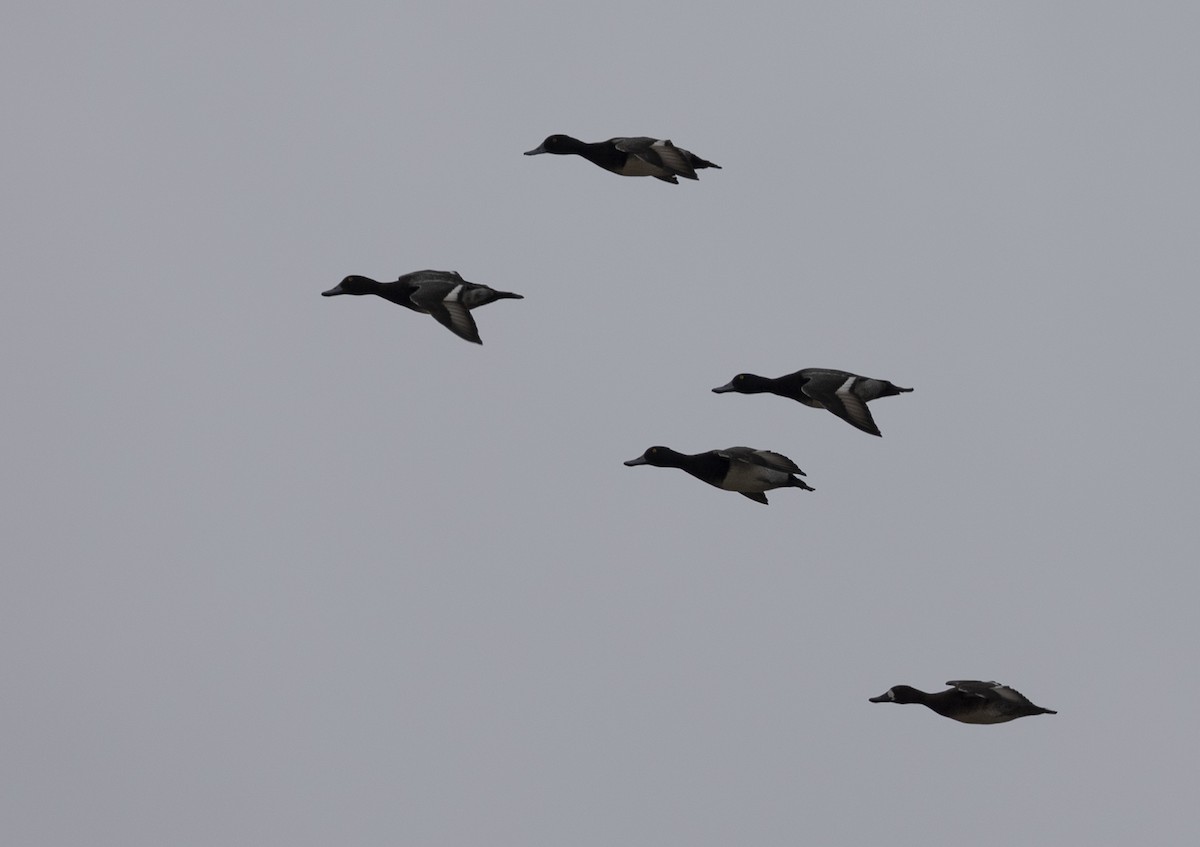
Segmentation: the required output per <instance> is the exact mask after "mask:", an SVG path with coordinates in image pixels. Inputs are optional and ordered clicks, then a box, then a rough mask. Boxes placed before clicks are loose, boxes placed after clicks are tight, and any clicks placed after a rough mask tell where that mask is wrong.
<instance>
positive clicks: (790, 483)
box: [625, 447, 815, 505]
mask: <svg viewBox="0 0 1200 847" xmlns="http://www.w3.org/2000/svg"><path fill="white" fill-rule="evenodd" d="M625 464H626V465H627V466H628V467H631V468H632V467H634V466H636V465H654V466H655V467H659V468H679V469H680V470H684V471H687V472H688V473H690V474H691V475H692V476H694V477H696V479H699V480H703V481H704V482H707V483H708V484H709V485H713V486H716V487H717V488H723V489H725V490H726V491H736V492H737V493H738V494H741V495H742V496H743V497H749V498H750V499H751V500H753V501H754V502H756V503H763V504H764V505H765V504H766V502H767V495H766V494H764V493H763V492H765V491H770V490H771V489H772V488H803V489H804V490H805V491H814V490H815V489H814V488H812V486H810V485H809V484H808V483H806V482H805V481H804V480H802V479H799V478H798V477H797V476H795V475H796V474H799V476H804V475H805V474H804V471H802V470H800V468H798V467H796V463H795V462H793V461H792V460H791V459H789V458H788V457H787V456H783V455H781V454H779V453H772V452H771V451H770V450H755V449H753V448H751V447H729V448H727V449H725V450H709V451H708V452H707V453H696V454H692V455H689V454H687V453H679V452H676V451H675V450H672V449H671V448H670V447H651V448H650V449H649V450H647V451H646V452H645V453H643V454H642V455H640V456H638V457H637V458H636V459H630V460H629V461H628V462H626V463H625Z"/></svg>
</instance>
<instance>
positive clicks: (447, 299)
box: [409, 275, 483, 344]
mask: <svg viewBox="0 0 1200 847" xmlns="http://www.w3.org/2000/svg"><path fill="white" fill-rule="evenodd" d="M456 276H457V275H456ZM459 279H461V277H459ZM464 285H466V283H461V282H460V283H457V284H447V283H446V282H443V281H440V280H439V281H434V282H430V283H427V284H418V285H417V286H416V288H415V289H414V290H413V293H412V295H411V296H410V298H409V299H411V300H412V302H413V303H414V304H415V305H416V306H417V307H418V308H420V309H421V310H422V311H425V312H428V313H429V314H430V315H433V318H434V320H436V321H437V322H438V323H440V324H441V325H442V326H444V327H446V329H448V330H450V331H451V332H453V333H454V334H455V335H457V336H458V337H459V338H463V339H466V340H467V341H470V342H472V343H474V344H482V343H483V339H481V338H480V337H479V329H478V327H476V326H475V319H474V318H473V317H471V310H470V309H469V308H467V305H466V303H464V302H463V301H462V299H461V295H462V292H463V288H464Z"/></svg>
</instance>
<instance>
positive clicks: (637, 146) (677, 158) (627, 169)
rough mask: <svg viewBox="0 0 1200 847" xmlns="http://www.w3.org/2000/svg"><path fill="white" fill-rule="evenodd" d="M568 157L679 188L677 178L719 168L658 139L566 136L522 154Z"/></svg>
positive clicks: (547, 140)
mask: <svg viewBox="0 0 1200 847" xmlns="http://www.w3.org/2000/svg"><path fill="white" fill-rule="evenodd" d="M539 153H556V154H558V155H567V154H571V153H574V154H575V155H578V156H582V157H583V158H585V159H587V160H588V161H589V162H591V163H592V164H594V165H599V166H600V167H602V168H604V169H605V170H606V171H612V172H613V173H615V174H620V175H621V176H652V177H654V178H655V179H661V180H662V181H663V182H670V183H673V184H674V185H678V184H679V180H678V179H677V178H676V177H683V178H684V179H699V177H698V176H696V171H698V170H702V169H704V168H716V169H717V170H720V169H721V166H720V165H718V164H714V163H713V162H709V161H707V160H706V159H701V158H700V157H699V156H697V155H696V154H695V153H692V152H691V151H688V150H684V149H683V148H682V147H676V146H675V145H674V144H672V143H671V142H670V141H660V140H659V139H657V138H646V137H644V136H639V137H636V138H610V139H608V141H595V142H591V143H588V142H585V141H580V140H579V139H578V138H572V137H571V136H569V135H551V136H550V137H549V138H547V139H546V140H545V141H543V142H542V143H541V144H540V145H538V146H537V147H535V148H533V149H532V150H529V151H527V152H526V153H525V155H526V156H536V155H538V154H539Z"/></svg>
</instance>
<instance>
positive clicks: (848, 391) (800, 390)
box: [713, 368, 912, 435]
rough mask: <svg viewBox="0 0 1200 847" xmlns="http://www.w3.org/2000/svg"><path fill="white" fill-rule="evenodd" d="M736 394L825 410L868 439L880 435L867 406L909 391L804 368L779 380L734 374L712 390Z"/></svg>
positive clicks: (880, 381)
mask: <svg viewBox="0 0 1200 847" xmlns="http://www.w3.org/2000/svg"><path fill="white" fill-rule="evenodd" d="M728 391H736V392H737V393H739V394H764V393H765V394H777V395H779V396H780V397H787V398H789V399H791V400H795V401H797V402H800V403H803V404H804V405H805V406H811V407H813V408H814V409H828V410H829V411H831V412H833V413H834V414H835V415H837V416H838V417H839V418H841V419H842V420H844V421H845V422H846V423H848V424H850V425H851V426H853V427H856V428H858V429H861V430H862V431H863V432H867V433H870V434H871V435H882V434H883V433H881V432H880V431H879V427H877V426H876V425H875V419H874V418H873V417H871V412H870V410H869V409H867V402H868V401H870V400H876V399H878V398H880V397H891V396H893V395H896V394H905V393H907V392H909V391H912V389H911V388H901V387H900V386H898V385H894V384H892V383H890V382H888V381H887V380H886V379H871V378H870V377H865V376H858V375H857V374H852V373H850V372H849V371H837V370H831V369H829V368H804V369H802V370H798V371H796V372H795V373H791V374H787V375H786V376H781V377H775V378H773V379H772V378H771V377H765V376H758V375H757V374H738V375H737V376H735V377H734V378H733V379H732V380H731V381H730V382H729V383H727V384H726V385H722V386H719V387H717V388H714V389H713V392H714V393H716V394H724V393H725V392H728Z"/></svg>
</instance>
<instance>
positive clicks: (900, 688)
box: [869, 685, 925, 703]
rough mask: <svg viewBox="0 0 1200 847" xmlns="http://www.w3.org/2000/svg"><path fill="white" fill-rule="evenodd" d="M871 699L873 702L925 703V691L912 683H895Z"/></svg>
mask: <svg viewBox="0 0 1200 847" xmlns="http://www.w3.org/2000/svg"><path fill="white" fill-rule="evenodd" d="M869 699H870V701H871V702H872V703H924V702H925V692H924V691H918V690H917V689H915V688H913V687H912V686H911V685H894V686H892V687H891V688H889V689H888V690H887V691H885V692H883V693H882V694H880V695H879V696H878V697H871V698H869Z"/></svg>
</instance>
